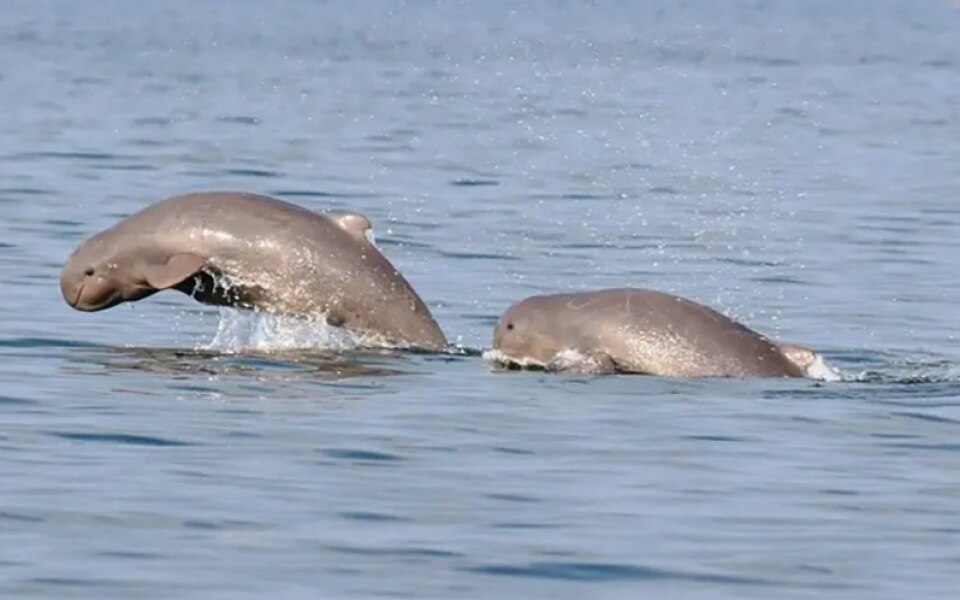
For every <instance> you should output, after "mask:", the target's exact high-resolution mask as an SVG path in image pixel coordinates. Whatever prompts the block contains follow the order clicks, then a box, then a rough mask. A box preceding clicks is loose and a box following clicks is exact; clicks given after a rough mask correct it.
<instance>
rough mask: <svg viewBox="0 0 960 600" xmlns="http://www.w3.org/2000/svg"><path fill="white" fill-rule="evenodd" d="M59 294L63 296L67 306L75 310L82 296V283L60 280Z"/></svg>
mask: <svg viewBox="0 0 960 600" xmlns="http://www.w3.org/2000/svg"><path fill="white" fill-rule="evenodd" d="M60 292H61V293H62V294H63V299H64V300H66V301H67V304H69V305H70V306H72V307H73V308H77V304H79V303H80V297H81V296H82V295H83V282H82V281H78V282H68V281H66V280H60Z"/></svg>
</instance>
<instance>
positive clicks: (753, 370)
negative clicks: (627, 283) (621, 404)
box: [493, 288, 815, 377]
mask: <svg viewBox="0 0 960 600" xmlns="http://www.w3.org/2000/svg"><path fill="white" fill-rule="evenodd" d="M493 347H494V349H495V350H497V351H499V354H500V356H501V357H503V358H506V359H508V361H509V362H511V363H515V364H520V365H528V366H529V365H533V366H538V367H543V368H553V369H557V370H573V371H579V372H586V373H618V372H619V373H643V374H648V375H663V376H670V377H710V376H714V377H803V376H805V375H806V367H808V366H809V365H810V364H812V363H813V362H814V359H815V354H814V353H813V352H812V351H810V350H808V349H806V348H803V347H800V346H791V345H780V344H777V343H775V342H773V341H771V340H769V339H767V338H766V337H764V336H762V335H760V334H759V333H756V332H754V331H752V330H750V329H748V328H747V327H745V326H743V325H741V324H740V323H737V322H736V321H733V320H732V319H730V318H728V317H726V316H724V315H722V314H720V313H719V312H717V311H715V310H713V309H711V308H709V307H706V306H703V305H701V304H697V303H696V302H693V301H690V300H687V299H685V298H680V297H678V296H673V295H670V294H665V293H662V292H656V291H653V290H644V289H628V288H627V289H608V290H599V291H593V292H583V293H571V294H553V295H545V296H533V297H531V298H527V299H526V300H522V301H520V302H518V303H516V304H514V305H513V306H511V307H510V308H509V309H508V310H507V312H506V313H504V314H503V316H502V317H500V320H499V321H498V322H497V326H496V329H495V330H494V334H493ZM569 353H573V354H574V356H576V357H577V358H576V360H574V361H573V363H572V364H566V362H565V358H564V357H565V356H566V355H568V354H569Z"/></svg>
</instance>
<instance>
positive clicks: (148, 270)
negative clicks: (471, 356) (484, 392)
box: [60, 192, 447, 349]
mask: <svg viewBox="0 0 960 600" xmlns="http://www.w3.org/2000/svg"><path fill="white" fill-rule="evenodd" d="M370 228H371V224H370V221H369V220H368V219H367V218H366V217H365V216H363V215H360V214H354V213H330V214H322V213H316V212H313V211H311V210H308V209H306V208H303V207H300V206H297V205H295V204H290V203H288V202H284V201H282V200H277V199H275V198H270V197H267V196H260V195H256V194H246V193H237V192H207V193H198V194H188V195H184V196H176V197H173V198H168V199H166V200H161V201H160V202H157V203H156V204H153V205H151V206H148V207H147V208H145V209H143V210H141V211H140V212H138V213H136V214H134V215H132V216H130V217H128V218H126V219H123V220H122V221H120V222H119V223H117V224H116V225H114V226H113V227H110V228H109V229H106V230H104V231H102V232H100V233H98V234H96V235H94V236H93V237H91V238H90V239H88V240H87V241H85V242H83V243H82V244H81V245H80V246H79V247H78V248H77V249H76V250H75V251H74V252H73V254H71V255H70V258H69V259H68V260H67V262H66V264H65V265H64V267H63V272H62V274H61V276H60V289H61V291H62V292H63V297H64V299H65V300H66V301H67V303H69V304H70V306H72V307H74V308H76V309H77V310H83V311H95V310H103V309H106V308H110V307H112V306H116V305H117V304H119V303H121V302H134V301H137V300H140V299H143V298H146V297H147V296H150V295H152V294H154V293H156V292H158V291H160V290H165V289H175V290H179V291H181V292H183V293H185V294H188V295H190V296H192V297H193V298H195V299H196V300H198V301H200V302H203V303H205V304H214V305H222V306H236V307H240V308H253V309H258V310H263V311H266V312H271V313H277V314H286V315H298V316H320V315H322V316H323V317H324V318H325V319H326V321H327V322H328V323H330V324H331V325H335V326H339V327H343V328H345V329H347V330H350V331H353V332H356V333H360V334H364V335H372V336H375V337H378V338H381V339H382V340H383V341H386V342H388V343H395V344H405V345H414V346H418V347H422V348H427V349H441V348H444V347H445V346H446V345H447V340H446V338H445V337H444V335H443V331H441V329H440V327H439V325H437V322H436V321H435V320H434V318H433V316H432V315H431V314H430V310H429V309H428V308H427V306H426V305H425V304H424V302H423V300H421V299H420V297H419V296H418V295H417V293H416V292H415V291H414V290H413V288H412V287H411V286H410V284H409V283H408V282H407V280H406V279H404V277H403V275H401V274H400V272H399V271H397V269H396V268H395V267H394V266H393V265H392V264H390V261H388V260H387V258H386V257H385V256H383V254H381V253H380V251H379V250H377V248H376V247H375V246H374V245H373V244H372V243H371V242H370V240H369V239H368V238H367V230H369V229H370Z"/></svg>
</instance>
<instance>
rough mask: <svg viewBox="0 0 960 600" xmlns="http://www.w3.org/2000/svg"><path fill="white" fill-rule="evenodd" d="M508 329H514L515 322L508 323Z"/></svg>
mask: <svg viewBox="0 0 960 600" xmlns="http://www.w3.org/2000/svg"><path fill="white" fill-rule="evenodd" d="M507 329H509V330H510V331H513V323H507Z"/></svg>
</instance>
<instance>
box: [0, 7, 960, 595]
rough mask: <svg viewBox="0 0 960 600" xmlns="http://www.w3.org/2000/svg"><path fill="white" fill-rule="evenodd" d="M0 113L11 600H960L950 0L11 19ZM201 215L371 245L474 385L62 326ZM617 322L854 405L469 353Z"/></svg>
mask: <svg viewBox="0 0 960 600" xmlns="http://www.w3.org/2000/svg"><path fill="white" fill-rule="evenodd" d="M0 107H2V115H0V213H2V217H0V289H2V293H0V421H2V424H3V426H2V429H0V596H2V597H4V598H23V599H28V598H67V597H69V598H98V599H99V598H108V597H110V598H121V597H126V598H140V599H159V598H177V599H179V598H184V597H197V598H207V599H217V598H266V597H271V598H318V597H320V598H379V597H409V598H436V599H447V598H543V597H549V598H554V599H557V598H584V597H591V598H639V597H652V598H662V597H667V596H669V597H671V598H677V599H680V598H743V597H765V598H823V597H830V598H898V599H899V598H905V597H918V598H925V599H929V598H952V597H956V594H957V590H958V589H960V341H958V327H957V323H958V317H960V305H958V297H960V280H958V273H960V271H958V268H957V265H956V260H957V255H958V251H960V147H958V136H960V8H958V6H957V5H956V3H954V2H951V1H950V0H942V1H941V0H903V1H899V2H891V1H886V0H880V1H876V2H871V3H869V5H863V4H860V3H840V2H834V1H832V0H831V1H826V0H822V1H811V2H806V1H804V2H799V1H797V2H787V1H777V2H748V1H741V2H733V1H731V2H722V3H721V2H714V3H699V2H679V3H678V2H668V1H666V0H664V1H663V2H651V1H641V2H614V1H611V2H594V3H579V2H560V1H556V2H533V3H524V4H522V6H520V7H517V6H514V5H513V4H512V3H507V2H491V3H469V4H468V5H466V6H464V5H462V4H460V3H442V4H434V3H431V2H409V3H399V2H398V3H388V2H370V3H363V4H359V3H358V4H351V3H348V2H346V1H342V2H340V1H337V2H329V3H327V2H323V3H321V2H308V1H306V0H303V1H294V0H290V1H286V2H283V1H277V2H262V1H261V2H254V1H247V0H243V1H237V2H229V3H228V2H186V1H184V0H174V1H169V2H164V3H149V4H148V3H129V2H122V1H120V0H117V1H107V0H92V1H89V2H83V3H77V2H67V1H65V0H64V1H57V0H45V1H36V2H33V1H27V0H13V1H11V2H8V3H6V4H5V5H4V11H3V14H2V16H0ZM210 189H239V190H247V191H252V192H260V193H266V194H271V195H275V196H278V197H281V198H284V199H287V200H290V201H293V202H297V203H299V204H302V205H305V206H308V207H311V208H314V209H317V210H325V209H345V208H349V209H351V210H356V211H360V212H363V213H364V214H366V215H368V216H369V217H370V218H371V219H372V220H373V222H374V224H375V227H376V235H377V239H378V241H379V244H380V246H381V248H382V250H383V251H384V253H385V254H387V256H388V257H389V258H390V259H391V260H392V261H393V262H394V263H395V264H396V265H397V266H398V267H399V268H400V269H401V270H402V271H403V272H404V273H405V274H406V276H407V277H408V279H409V280H410V281H411V282H412V284H413V285H414V287H415V288H416V289H417V290H418V291H419V292H420V294H421V295H422V296H423V298H424V299H425V300H426V301H427V302H428V304H429V305H430V306H431V308H432V309H433V311H434V314H435V316H436V317H437V319H438V321H439V322H440V323H441V325H442V326H443V328H444V329H445V331H446V332H447V334H448V336H449V337H450V338H451V340H454V341H456V343H457V344H458V345H460V346H461V347H462V348H464V349H465V350H464V351H463V352H462V353H459V354H458V353H454V354H450V355H431V354H409V353H407V354H404V353H395V352H389V351H383V352H377V351H365V352H335V351H333V350H331V349H330V348H329V343H328V342H329V340H328V337H327V336H326V334H325V333H324V332H311V331H308V332H303V331H297V332H290V331H285V330H282V329H279V330H278V329H277V328H272V327H271V324H270V323H264V322H262V321H257V320H256V319H252V318H251V317H249V316H245V315H237V314H234V313H230V312H228V311H227V312H224V313H223V314H221V313H220V312H218V311H217V309H213V308H209V307H204V306H201V305H199V304H195V303H193V302H191V301H190V300H189V299H188V298H186V297H184V296H181V295H178V294H175V293H163V294H159V295H157V296H155V297H153V298H151V299H149V300H146V301H143V302H140V303H137V304H136V305H123V306H120V307H117V308H114V309H112V310H109V311H106V312H102V313H94V314H86V313H79V312H76V311H73V310H71V309H70V308H69V307H68V306H67V305H66V304H65V303H64V301H63V300H62V298H61V297H60V293H59V289H58V283H57V279H58V275H59V269H60V266H61V265H62V263H63V260H64V258H65V257H66V256H67V254H69V252H70V251H71V250H72V248H73V247H74V246H75V245H76V244H77V243H79V242H80V241H81V240H82V239H84V238H85V237H87V236H89V235H90V234H92V233H94V232H96V231H98V230H99V229H101V228H104V227H106V226H108V225H110V224H112V223H113V222H115V221H116V220H117V219H119V218H122V217H123V216H126V215H128V214H130V213H132V212H134V211H136V210H138V209H139V208H141V207H143V206H144V205H146V204H148V203H150V202H153V201H155V200H158V199H161V198H164V197H167V196H170V195H174V194H179V193H183V192H186V191H193V190H210ZM624 285H633V286H644V287H652V288H656V289H661V290H665V291H670V292H674V293H679V294H683V295H685V296H688V297H690V298H693V299H696V300H699V301H701V302H704V303H707V304H710V305H712V306H715V307H718V308H720V309H722V310H724V311H725V312H727V313H729V314H731V315H733V316H736V317H737V318H739V319H741V320H743V321H744V322H746V323H747V324H749V325H750V326H752V327H753V328H755V329H758V330H759V331H762V332H765V333H768V334H770V335H772V336H775V337H777V338H779V339H783V340H788V341H792V342H796V343H802V344H805V345H810V346H812V347H814V348H816V349H818V350H819V351H821V352H823V354H824V355H825V356H826V358H827V361H828V362H829V364H831V365H832V366H833V367H834V368H836V369H838V370H839V371H840V373H841V374H842V377H843V381H840V382H829V383H827V382H817V381H812V380H804V381H781V380H674V379H662V378H651V377H637V376H619V377H597V378H590V377H577V376H564V375H557V374H546V373H537V372H497V371H495V370H494V369H492V368H491V365H490V364H489V363H488V362H487V361H485V360H484V359H483V358H481V357H480V356H478V353H479V352H481V351H483V350H484V349H486V348H488V347H489V345H490V343H491V339H490V338H491V333H492V328H493V324H494V322H495V320H496V318H497V317H498V316H499V315H500V313H501V312H502V311H503V310H505V309H506V307H507V306H508V305H509V304H511V303H512V302H514V301H516V300H519V299H521V298H523V297H526V296H528V295H532V294H535V293H543V292H549V291H561V290H579V289H595V288H601V287H612V286H624Z"/></svg>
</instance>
